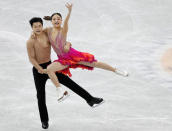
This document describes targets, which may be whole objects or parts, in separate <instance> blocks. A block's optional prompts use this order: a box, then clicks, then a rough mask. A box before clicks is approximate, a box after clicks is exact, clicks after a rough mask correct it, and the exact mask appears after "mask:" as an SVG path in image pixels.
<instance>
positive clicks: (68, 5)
mask: <svg viewBox="0 0 172 131" xmlns="http://www.w3.org/2000/svg"><path fill="white" fill-rule="evenodd" d="M65 6H66V7H67V8H68V10H69V12H71V11H72V4H69V3H66V5H65Z"/></svg>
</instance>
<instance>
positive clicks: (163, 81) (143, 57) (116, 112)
mask: <svg viewBox="0 0 172 131" xmlns="http://www.w3.org/2000/svg"><path fill="white" fill-rule="evenodd" d="M66 2H72V3H73V10H72V15H71V18H70V21H69V33H68V41H70V42H71V43H72V46H73V48H75V49H77V50H79V51H83V52H89V53H92V54H94V55H95V57H96V59H97V60H99V61H103V62H106V63H109V64H111V65H113V66H115V67H119V68H122V69H125V70H127V71H128V72H129V73H130V77H128V78H123V77H121V76H117V75H115V74H113V73H112V72H108V71H104V70H101V69H95V70H93V71H87V70H81V69H76V70H71V72H72V74H73V76H72V80H74V81H75V82H77V83H78V84H79V85H81V86H82V87H83V88H84V89H86V90H87V91H88V92H90V93H91V94H92V95H94V96H97V97H103V98H104V99H105V101H106V103H104V104H103V105H101V106H99V107H97V108H95V109H93V108H90V107H89V106H88V104H87V103H86V102H85V101H84V100H83V99H81V97H79V96H77V95H76V94H74V93H73V92H72V91H70V90H69V93H70V94H71V96H70V98H68V99H67V100H66V101H64V102H63V103H58V102H57V99H56V92H55V87H54V86H53V84H52V83H51V81H50V80H48V82H47V85H46V93H47V95H46V96H47V107H48V112H49V119H50V121H49V125H50V127H49V129H48V131H172V75H170V74H168V73H167V72H165V71H164V70H163V68H162V67H161V62H160V59H161V57H162V54H163V53H164V52H165V51H166V50H167V49H168V48H172V45H171V44H172V13H171V12H172V1H171V0H71V1H65V0H51V1H50V0H25V1H24V0H0V86H1V87H0V89H1V91H0V130H1V131H12V130H13V131H42V130H43V129H42V128H41V123H40V118H39V112H38V107H37V99H36V89H35V85H34V81H33V76H32V70H31V68H32V65H31V64H30V62H29V60H28V57H27V51H26V41H27V39H28V38H29V36H30V34H31V27H30V25H29V22H28V21H29V20H30V19H31V18H32V17H35V16H39V17H42V18H43V16H45V15H51V14H52V13H54V12H60V13H61V14H62V16H63V18H65V16H66V14H67V9H66V8H65V3H66ZM47 26H51V23H50V22H47V21H44V27H47ZM54 59H56V55H55V53H54V52H53V50H52V60H54Z"/></svg>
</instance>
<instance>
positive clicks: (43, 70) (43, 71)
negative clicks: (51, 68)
mask: <svg viewBox="0 0 172 131" xmlns="http://www.w3.org/2000/svg"><path fill="white" fill-rule="evenodd" d="M38 72H39V73H40V74H47V69H42V68H41V69H39V70H38Z"/></svg>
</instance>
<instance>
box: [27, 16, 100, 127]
mask: <svg viewBox="0 0 172 131" xmlns="http://www.w3.org/2000/svg"><path fill="white" fill-rule="evenodd" d="M29 22H30V25H31V27H32V30H33V33H34V34H35V36H33V35H31V37H30V38H29V40H28V41H27V52H28V57H29V60H30V62H31V64H32V65H33V69H32V71H33V76H34V82H35V87H36V91H37V99H38V108H39V114H40V119H41V122H42V128H43V129H47V128H48V127H49V124H48V121H49V117H48V111H47V106H46V97H45V95H46V94H45V84H46V81H47V79H49V77H48V75H47V74H46V70H45V69H46V68H47V66H48V65H49V64H50V63H51V59H50V55H51V45H50V42H49V40H48V36H47V34H46V32H44V31H43V21H42V19H41V18H39V17H34V18H32V19H31V20H30V21H29ZM69 44H70V43H69ZM56 75H57V77H58V79H59V82H60V83H61V84H63V85H65V86H66V87H68V88H69V89H71V90H72V91H74V92H75V93H76V94H78V95H79V96H81V97H82V98H83V99H85V100H86V102H87V103H88V104H89V105H90V106H91V107H94V106H95V105H96V106H97V105H100V104H101V103H103V99H102V98H96V97H93V96H92V95H90V94H89V93H88V92H87V91H86V90H84V89H83V88H82V87H80V86H79V85H78V84H77V83H75V82H74V81H73V80H71V79H70V78H69V77H68V76H66V75H63V74H61V73H56Z"/></svg>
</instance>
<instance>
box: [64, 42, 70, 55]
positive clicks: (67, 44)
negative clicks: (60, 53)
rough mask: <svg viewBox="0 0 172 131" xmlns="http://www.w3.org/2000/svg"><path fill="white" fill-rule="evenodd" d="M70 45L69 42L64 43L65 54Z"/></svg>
mask: <svg viewBox="0 0 172 131" xmlns="http://www.w3.org/2000/svg"><path fill="white" fill-rule="evenodd" d="M71 45H72V44H71V43H70V42H67V43H66V45H65V46H64V52H65V53H67V52H69V50H70V47H71Z"/></svg>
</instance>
